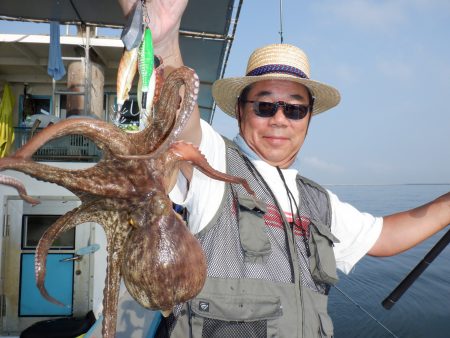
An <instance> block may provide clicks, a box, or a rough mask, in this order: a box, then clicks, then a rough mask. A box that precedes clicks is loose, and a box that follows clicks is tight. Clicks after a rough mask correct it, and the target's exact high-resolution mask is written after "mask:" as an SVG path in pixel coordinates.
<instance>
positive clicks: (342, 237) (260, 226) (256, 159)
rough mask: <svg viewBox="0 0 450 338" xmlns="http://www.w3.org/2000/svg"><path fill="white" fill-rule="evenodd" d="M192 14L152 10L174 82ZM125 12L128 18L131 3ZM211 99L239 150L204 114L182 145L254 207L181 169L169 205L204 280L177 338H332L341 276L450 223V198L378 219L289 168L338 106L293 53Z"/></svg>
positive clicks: (269, 53)
mask: <svg viewBox="0 0 450 338" xmlns="http://www.w3.org/2000/svg"><path fill="white" fill-rule="evenodd" d="M186 4H187V2H186V1H185V0H180V1H175V0H174V1H167V0H162V1H157V0H152V2H151V3H149V4H148V7H149V14H150V16H151V19H150V23H151V28H152V31H153V34H154V39H155V40H154V43H155V53H156V54H158V55H161V56H162V58H163V60H164V62H165V65H166V67H167V65H168V66H169V71H170V69H174V68H177V67H179V66H181V65H182V58H181V54H180V50H179V46H178V28H179V23H180V18H181V14H182V12H183V10H184V8H185V6H186ZM122 8H123V9H124V12H125V13H127V9H128V10H129V8H130V6H129V5H127V2H126V0H123V2H122ZM166 69H167V68H166ZM213 96H214V99H215V100H216V103H217V104H218V106H219V107H220V108H221V109H222V110H223V111H224V112H225V113H227V114H229V115H231V116H233V117H235V118H237V120H238V123H239V134H238V135H237V136H236V138H235V139H234V140H233V142H231V141H229V140H224V139H223V138H221V137H220V136H219V135H218V134H217V133H216V132H215V131H214V130H213V129H212V128H211V127H210V126H209V125H208V124H206V123H205V122H203V121H200V118H199V112H198V109H196V110H195V111H194V113H193V115H192V117H191V119H190V121H189V124H188V126H187V127H186V129H185V131H184V133H183V135H182V137H181V138H182V139H184V140H187V141H191V142H193V143H194V144H196V145H199V148H200V150H201V151H202V152H203V153H204V154H205V156H206V157H207V159H208V161H209V163H210V164H211V165H212V166H213V167H214V168H215V169H217V170H220V171H226V172H228V173H230V174H232V175H235V176H240V177H243V178H245V179H246V180H247V181H248V182H249V184H250V186H251V187H252V189H253V190H254V191H255V193H256V201H255V200H254V199H253V198H251V196H249V195H248V193H247V192H246V191H245V190H244V189H243V188H242V187H241V186H239V185H234V184H225V183H223V182H219V181H215V180H212V179H210V178H208V177H206V176H204V175H203V174H202V173H200V172H199V171H197V170H194V169H193V168H190V167H185V168H183V169H182V175H181V174H180V175H179V176H178V182H177V183H176V186H175V188H174V189H173V191H171V197H172V198H173V199H174V201H175V202H178V203H181V204H183V205H185V206H186V208H187V210H188V213H189V218H188V225H189V227H190V229H191V231H192V232H193V233H195V234H196V236H197V238H198V239H199V241H200V243H201V245H202V247H203V249H204V252H205V255H206V257H207V263H208V271H207V274H208V278H207V281H206V284H205V286H204V288H203V290H202V291H201V293H200V294H199V295H198V296H197V297H196V298H195V299H194V300H192V301H191V302H189V303H187V304H184V305H180V306H179V307H176V308H175V309H174V314H173V316H172V317H171V318H170V324H169V325H168V326H169V327H168V329H169V332H170V334H171V336H173V337H189V336H193V337H200V336H202V337H331V336H332V335H333V327H332V323H331V320H330V318H329V317H328V314H327V293H328V290H329V287H330V285H332V284H334V283H336V282H337V274H336V267H338V268H339V269H341V270H342V271H344V272H348V271H350V270H351V268H352V267H353V266H354V264H356V262H357V261H358V260H359V259H360V258H361V257H363V256H364V255H365V254H369V255H373V256H389V255H395V254H397V253H400V252H402V251H404V250H407V249H409V248H411V247H413V246H414V245H416V244H417V243H419V242H421V241H423V240H424V239H426V238H428V237H429V236H431V235H433V234H434V233H436V232H438V231H439V230H441V229H443V228H444V227H446V226H447V225H448V224H449V223H450V193H448V194H446V195H444V196H441V197H440V198H438V199H436V200H435V201H433V202H430V203H428V204H426V205H424V206H421V207H418V208H416V209H413V210H409V211H406V212H402V213H397V214H393V215H389V216H385V217H383V218H377V217H373V216H371V215H368V214H364V213H360V212H359V211H357V210H356V209H354V208H353V207H352V206H350V205H348V204H345V203H342V202H340V201H339V199H338V198H337V197H336V196H335V195H334V194H332V193H331V192H329V191H327V190H325V189H324V188H322V187H321V186H319V185H317V184H316V183H314V182H311V181H310V180H308V179H306V178H303V177H301V176H300V175H299V174H298V172H297V170H296V169H294V168H291V167H290V166H291V164H292V163H293V162H294V160H295V158H296V156H297V154H298V153H299V151H300V149H301V147H302V144H303V142H304V139H305V137H306V134H307V131H308V126H309V124H310V122H311V119H312V116H313V115H315V114H318V113H321V112H323V111H325V110H327V109H330V108H332V107H334V106H335V105H337V104H338V103H339V93H338V91H337V90H336V89H334V88H333V87H331V86H328V85H325V84H322V83H319V82H317V81H314V80H311V79H310V74H309V63H308V60H307V57H306V55H305V54H304V53H303V51H301V50H300V49H298V48H297V47H294V46H290V45H279V44H276V45H269V46H265V47H262V48H260V49H257V50H256V51H255V52H254V53H253V54H252V55H251V56H250V58H249V61H248V65H247V70H246V73H245V76H242V77H239V78H231V79H223V80H219V81H217V82H216V83H215V84H214V87H213Z"/></svg>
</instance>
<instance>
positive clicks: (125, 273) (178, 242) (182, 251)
mask: <svg viewBox="0 0 450 338" xmlns="http://www.w3.org/2000/svg"><path fill="white" fill-rule="evenodd" d="M157 74H159V75H158V76H159V77H160V78H161V74H162V70H161V69H158V68H157ZM156 87H157V88H156V89H155V92H156V93H160V94H159V97H155V98H154V99H153V102H154V114H153V116H152V118H151V119H149V120H148V124H147V125H146V126H145V128H144V129H143V130H142V131H139V132H137V133H127V132H125V131H123V130H121V129H120V128H118V127H116V126H114V125H113V124H111V123H108V122H105V121H98V120H92V119H83V118H80V119H69V120H64V121H61V122H58V123H56V124H54V125H52V126H50V127H47V128H45V129H44V130H42V131H41V132H40V133H39V134H37V135H35V136H34V137H33V138H32V139H31V140H30V141H29V142H28V143H27V144H25V145H24V146H23V147H22V148H21V149H19V150H18V151H17V152H16V153H15V154H13V155H11V156H9V157H5V158H2V159H0V171H3V170H6V169H11V170H16V171H20V172H23V173H25V174H28V175H30V176H32V177H34V178H35V179H37V180H41V181H46V182H51V183H56V184H58V185H60V186H62V187H65V188H67V189H68V190H70V191H71V192H72V193H74V194H75V195H76V196H78V197H79V198H80V200H81V205H80V206H79V207H78V208H76V209H74V210H72V211H70V212H68V213H66V214H65V215H63V216H61V217H60V218H59V219H58V220H57V221H56V223H55V224H53V225H52V226H51V227H50V228H48V230H47V231H46V232H45V233H44V235H43V236H42V238H41V240H40V241H39V244H38V248H37V250H36V264H35V271H36V278H37V284H38V288H39V290H40V291H41V293H42V294H43V296H44V297H45V298H47V299H49V300H51V301H53V302H58V301H57V300H55V299H54V298H52V297H51V296H50V295H49V292H47V290H45V287H44V279H45V263H46V256H47V252H48V249H49V248H50V246H51V244H52V243H53V241H54V240H55V239H56V238H57V237H58V236H59V235H60V234H61V233H63V232H64V231H67V230H69V229H71V228H74V227H76V226H77V225H78V224H81V223H85V222H95V223H98V224H100V225H101V226H102V227H103V229H104V231H105V234H106V240H107V248H106V252H107V266H106V280H105V287H104V289H103V293H104V299H103V318H104V319H103V323H102V335H103V337H104V338H112V337H114V336H115V332H116V321H117V305H118V297H119V287H120V280H121V278H123V279H124V282H125V285H126V287H127V289H128V291H129V293H130V294H131V295H132V297H133V298H134V299H135V300H136V301H137V302H138V303H139V304H141V305H142V306H144V307H146V308H149V309H153V310H162V311H164V313H165V314H168V313H170V312H171V311H172V308H173V307H174V306H175V305H177V304H180V303H183V302H186V301H187V300H189V299H192V298H193V297H195V296H196V295H197V294H198V293H199V292H200V290H201V289H202V287H203V284H204V282H205V278H206V260H205V256H204V253H203V251H202V249H201V246H200V244H199V243H198V241H197V239H196V238H195V237H194V236H193V235H192V234H191V233H190V231H189V230H188V227H187V226H186V224H185V222H184V221H183V220H182V218H181V217H180V216H179V215H178V214H177V213H176V212H175V211H174V210H173V209H172V202H171V201H170V199H169V197H168V190H169V189H170V187H169V183H170V178H171V177H173V176H174V175H176V174H177V173H178V170H179V168H180V167H181V166H183V165H185V164H186V165H193V166H195V167H197V168H199V169H200V170H201V171H203V172H204V173H205V174H206V175H208V176H210V177H212V178H214V179H218V180H222V181H225V182H231V183H237V184H242V185H243V186H244V187H245V189H247V191H248V192H249V193H250V194H253V191H252V190H251V189H250V187H249V186H248V184H247V182H246V181H245V180H243V179H241V178H237V177H234V176H230V175H227V174H224V173H221V172H218V171H216V170H214V169H213V168H211V167H210V166H209V164H208V162H207V161H206V158H205V157H204V156H203V155H202V154H201V153H200V151H199V150H198V148H196V147H195V146H193V145H192V144H189V143H186V142H183V141H177V138H178V137H179V135H180V132H181V131H182V130H183V128H184V126H185V125H186V123H187V121H188V120H189V118H190V116H191V114H192V111H193V109H194V107H195V103H196V100H197V95H198V90H199V88H198V87H199V80H198V77H197V75H196V74H195V72H194V71H193V70H192V69H190V68H187V67H181V68H179V69H177V70H175V71H173V72H172V73H171V74H170V75H169V76H168V77H167V79H166V80H165V82H164V84H162V85H161V81H160V80H159V81H158V82H157V85H156ZM182 87H184V88H183V90H181V88H182ZM180 92H182V97H181V102H180V94H179V93H180ZM177 112H178V114H177ZM71 134H78V135H83V136H86V137H88V138H90V139H91V140H92V141H93V142H95V143H96V144H97V145H98V146H99V147H100V148H101V149H102V150H103V157H102V159H101V160H100V161H99V162H98V163H97V164H96V165H94V166H93V167H90V168H87V169H80V170H69V169H62V168H57V167H54V166H51V165H46V164H42V163H37V162H35V161H33V160H32V155H33V154H34V153H35V152H36V151H37V150H38V149H39V148H40V147H41V146H43V145H44V144H46V143H47V142H49V141H50V140H52V139H55V138H57V137H61V136H65V135H71ZM0 184H5V185H8V186H11V187H13V188H15V189H17V190H18V193H19V195H20V196H21V197H22V198H24V199H26V200H27V201H29V202H30V203H34V202H38V201H37V200H34V199H32V198H31V197H30V196H28V195H27V194H26V190H25V187H24V186H23V184H22V183H20V182H19V181H17V180H15V179H9V178H6V176H2V175H0ZM125 252H126V254H125ZM49 291H50V292H51V290H49Z"/></svg>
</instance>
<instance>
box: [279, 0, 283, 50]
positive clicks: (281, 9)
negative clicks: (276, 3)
mask: <svg viewBox="0 0 450 338" xmlns="http://www.w3.org/2000/svg"><path fill="white" fill-rule="evenodd" d="M278 33H279V34H280V41H281V43H283V0H280V31H279V32H278Z"/></svg>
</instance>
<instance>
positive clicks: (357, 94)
mask: <svg viewBox="0 0 450 338" xmlns="http://www.w3.org/2000/svg"><path fill="white" fill-rule="evenodd" d="M282 7H283V11H282V13H283V14H282V17H283V37H284V43H289V44H293V45H296V46H298V47H300V48H301V49H303V50H304V51H305V52H306V53H307V55H308V57H309V61H310V64H311V78H312V79H314V80H317V81H320V82H324V83H327V84H329V85H332V86H334V87H335V88H337V89H338V90H339V91H340V93H341V97H342V98H341V103H340V104H339V105H338V106H337V107H335V108H333V109H331V110H329V111H327V112H325V113H322V114H319V115H317V116H314V117H313V119H312V121H311V125H310V129H309V133H308V135H307V138H306V142H305V144H304V145H303V147H302V149H301V151H300V154H299V158H298V160H297V162H296V163H295V166H296V167H297V168H298V169H299V170H300V173H301V174H302V175H303V176H306V177H308V178H310V179H313V180H315V181H317V182H319V183H321V184H407V183H450V105H449V102H448V99H449V98H450V42H449V41H450V1H447V0H340V1H330V0H328V1H326V0H314V1H306V0H283V2H282ZM279 9H280V6H279V1H274V0H264V1H261V0H244V4H243V7H242V9H241V14H240V17H239V21H238V26H237V31H236V36H235V40H234V42H233V46H232V50H231V54H230V57H229V60H228V64H227V68H226V72H225V77H233V76H241V75H243V74H244V72H245V68H246V62H247V59H248V56H249V55H250V54H251V52H252V51H253V50H254V49H255V48H258V47H261V46H263V45H266V44H270V43H279V42H280V34H279V31H280V20H279V16H280V15H279V13H280V10H279ZM213 126H214V127H215V129H216V130H218V131H219V132H220V133H221V134H223V135H225V136H227V137H229V138H233V137H234V136H235V135H236V133H237V124H236V121H235V120H234V119H232V118H230V117H228V116H227V115H226V114H224V113H223V112H221V111H220V110H219V109H217V110H216V112H215V115H214V120H213Z"/></svg>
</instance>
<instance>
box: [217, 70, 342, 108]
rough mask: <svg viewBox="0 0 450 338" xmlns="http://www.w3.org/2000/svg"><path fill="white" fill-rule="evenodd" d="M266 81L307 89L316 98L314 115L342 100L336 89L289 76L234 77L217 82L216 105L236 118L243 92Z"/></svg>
mask: <svg viewBox="0 0 450 338" xmlns="http://www.w3.org/2000/svg"><path fill="white" fill-rule="evenodd" d="M264 80H287V81H292V82H297V83H300V84H302V85H304V86H305V87H307V88H308V89H309V90H310V92H311V95H312V96H314V98H315V99H314V107H313V112H312V114H313V115H316V114H319V113H322V112H324V111H326V110H328V109H330V108H333V107H334V106H336V105H337V104H338V103H339V101H340V100H341V96H340V94H339V91H338V90H337V89H335V88H334V87H331V86H329V85H326V84H324V83H320V82H317V81H314V80H309V79H302V78H298V77H294V76H292V75H287V74H266V75H260V76H244V77H232V78H227V79H220V80H217V81H216V82H215V83H214V84H213V87H212V95H213V98H214V100H215V101H216V104H217V105H218V106H219V108H220V109H221V110H222V111H223V112H225V113H226V114H228V115H230V116H232V117H236V115H235V110H236V103H237V99H238V97H239V95H240V94H241V92H242V90H243V89H244V88H245V87H247V86H248V85H250V84H252V83H255V82H259V81H264Z"/></svg>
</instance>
